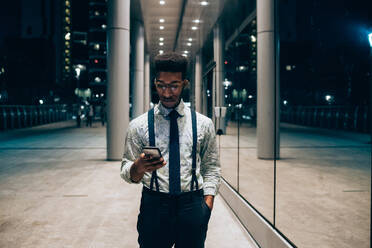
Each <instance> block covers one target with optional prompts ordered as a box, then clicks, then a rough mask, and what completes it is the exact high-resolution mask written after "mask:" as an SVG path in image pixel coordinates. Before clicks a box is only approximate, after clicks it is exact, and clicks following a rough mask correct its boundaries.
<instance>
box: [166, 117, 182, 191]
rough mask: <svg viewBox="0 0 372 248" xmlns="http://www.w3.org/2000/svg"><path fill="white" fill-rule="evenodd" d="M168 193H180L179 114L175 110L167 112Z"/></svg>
mask: <svg viewBox="0 0 372 248" xmlns="http://www.w3.org/2000/svg"><path fill="white" fill-rule="evenodd" d="M169 117H170V130H169V134H170V135H169V136H170V139H169V193H170V194H171V195H177V194H179V193H181V183H180V143H179V135H178V125H177V118H178V117H179V114H178V113H177V111H176V110H172V112H170V113H169Z"/></svg>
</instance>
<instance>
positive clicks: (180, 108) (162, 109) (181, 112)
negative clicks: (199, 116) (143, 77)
mask: <svg viewBox="0 0 372 248" xmlns="http://www.w3.org/2000/svg"><path fill="white" fill-rule="evenodd" d="M156 108H157V109H158V110H159V113H160V114H161V115H163V116H164V117H167V116H168V115H169V113H170V112H171V111H172V110H173V109H169V108H166V107H164V106H163V104H161V102H160V101H159V103H158V104H156ZM174 110H176V111H177V112H178V114H179V115H180V116H184V115H185V103H184V102H183V100H182V99H181V101H180V103H179V104H178V105H177V106H176V107H175V108H174Z"/></svg>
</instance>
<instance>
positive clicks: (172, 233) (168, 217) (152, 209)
mask: <svg viewBox="0 0 372 248" xmlns="http://www.w3.org/2000/svg"><path fill="white" fill-rule="evenodd" d="M210 215H211V210H210V209H209V207H208V206H207V204H206V203H205V201H204V197H203V190H198V191H193V192H187V193H183V194H181V195H179V196H170V195H169V194H166V193H161V192H155V191H150V190H149V189H147V188H145V187H144V189H143V191H142V198H141V207H140V214H139V215H138V222H137V230H138V234H139V236H138V243H139V245H140V247H141V248H171V247H172V245H173V244H175V247H176V248H204V242H205V239H206V236H207V229H208V222H209V218H210Z"/></svg>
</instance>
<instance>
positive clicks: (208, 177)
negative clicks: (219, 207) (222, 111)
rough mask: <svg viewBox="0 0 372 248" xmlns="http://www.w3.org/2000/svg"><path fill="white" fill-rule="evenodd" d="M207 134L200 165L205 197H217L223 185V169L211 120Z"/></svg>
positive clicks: (207, 126)
mask: <svg viewBox="0 0 372 248" xmlns="http://www.w3.org/2000/svg"><path fill="white" fill-rule="evenodd" d="M205 132H206V134H205V138H204V141H203V146H202V149H201V164H200V173H201V175H202V177H203V181H204V182H203V189H204V195H217V193H218V189H219V186H220V184H221V167H220V162H219V159H218V149H217V142H216V133H215V130H214V125H213V122H212V120H211V119H209V121H208V122H207V125H206V129H205Z"/></svg>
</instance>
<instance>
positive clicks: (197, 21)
mask: <svg viewBox="0 0 372 248" xmlns="http://www.w3.org/2000/svg"><path fill="white" fill-rule="evenodd" d="M192 22H194V23H200V20H199V19H196V20H193V21H192Z"/></svg>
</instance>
